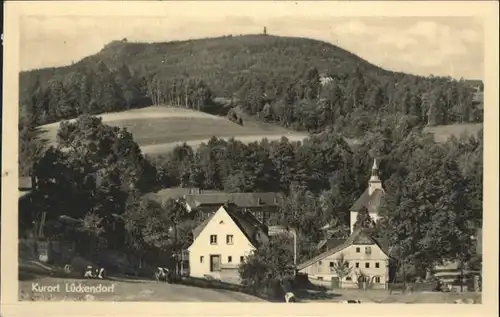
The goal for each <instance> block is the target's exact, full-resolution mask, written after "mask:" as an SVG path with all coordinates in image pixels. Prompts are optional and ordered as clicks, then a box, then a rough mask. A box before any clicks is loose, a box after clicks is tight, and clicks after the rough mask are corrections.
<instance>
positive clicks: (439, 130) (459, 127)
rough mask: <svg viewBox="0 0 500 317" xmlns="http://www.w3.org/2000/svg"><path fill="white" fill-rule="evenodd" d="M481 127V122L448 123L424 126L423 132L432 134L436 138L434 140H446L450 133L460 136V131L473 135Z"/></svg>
mask: <svg viewBox="0 0 500 317" xmlns="http://www.w3.org/2000/svg"><path fill="white" fill-rule="evenodd" d="M482 127H483V124H482V123H470V124H450V125H439V126H435V127H426V128H424V132H428V133H432V134H434V140H436V142H446V140H448V138H449V137H451V136H452V135H454V136H456V137H460V135H461V134H462V133H467V134H474V135H475V134H477V132H478V131H479V130H480V129H481V128H482Z"/></svg>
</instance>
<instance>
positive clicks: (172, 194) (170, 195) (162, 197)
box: [145, 187, 221, 202]
mask: <svg viewBox="0 0 500 317" xmlns="http://www.w3.org/2000/svg"><path fill="white" fill-rule="evenodd" d="M198 193H202V194H205V193H221V191H216V190H200V189H199V188H183V187H172V188H165V189H162V190H159V191H157V192H156V193H148V194H146V195H145V196H147V197H149V198H152V199H154V200H156V201H158V202H164V201H166V200H168V199H175V198H180V197H183V196H185V195H190V194H198Z"/></svg>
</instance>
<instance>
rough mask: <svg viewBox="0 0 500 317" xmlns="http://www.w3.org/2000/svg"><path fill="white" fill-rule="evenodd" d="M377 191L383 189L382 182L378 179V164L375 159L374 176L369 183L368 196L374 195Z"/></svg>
mask: <svg viewBox="0 0 500 317" xmlns="http://www.w3.org/2000/svg"><path fill="white" fill-rule="evenodd" d="M377 189H380V190H383V189H382V181H381V180H380V178H379V177H378V163H377V159H373V166H372V175H371V176H370V180H369V182H368V195H370V196H371V195H372V194H373V193H374V192H375V191H376V190H377Z"/></svg>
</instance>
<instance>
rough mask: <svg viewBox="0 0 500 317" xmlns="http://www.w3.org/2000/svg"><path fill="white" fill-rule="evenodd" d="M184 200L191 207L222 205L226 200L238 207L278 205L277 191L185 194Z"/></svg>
mask: <svg viewBox="0 0 500 317" xmlns="http://www.w3.org/2000/svg"><path fill="white" fill-rule="evenodd" d="M185 199H186V202H187V203H188V204H189V205H190V206H191V208H196V207H200V206H202V205H222V204H224V203H226V202H229V203H233V204H235V205H236V206H238V207H245V208H252V207H264V206H278V203H279V199H280V196H279V194H278V193H201V194H188V195H185Z"/></svg>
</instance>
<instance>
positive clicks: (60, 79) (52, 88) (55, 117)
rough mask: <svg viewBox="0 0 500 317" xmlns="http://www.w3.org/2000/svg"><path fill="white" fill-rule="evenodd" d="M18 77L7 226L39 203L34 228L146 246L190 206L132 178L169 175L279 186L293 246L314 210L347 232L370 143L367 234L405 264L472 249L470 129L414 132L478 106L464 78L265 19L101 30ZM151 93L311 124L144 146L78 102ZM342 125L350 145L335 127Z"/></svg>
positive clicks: (115, 105) (235, 185) (183, 241)
mask: <svg viewBox="0 0 500 317" xmlns="http://www.w3.org/2000/svg"><path fill="white" fill-rule="evenodd" d="M20 81H21V86H20V87H21V89H20V103H21V104H20V109H21V117H20V125H19V129H20V154H19V157H20V169H21V171H20V172H21V174H24V175H32V176H34V177H36V179H37V187H36V189H35V190H34V191H33V193H32V198H31V202H30V204H31V206H29V207H26V209H23V210H32V211H33V212H32V213H30V212H24V213H21V214H20V230H19V232H20V235H24V234H25V233H26V230H27V229H29V228H30V227H31V226H32V223H33V221H35V222H36V221H37V219H39V218H40V213H42V212H47V214H48V215H47V226H46V228H45V231H46V232H45V235H46V236H47V237H59V238H61V237H62V238H70V239H79V240H80V241H82V242H85V243H81V244H80V245H82V246H87V247H88V246H91V247H90V248H91V249H92V247H93V246H95V245H96V243H97V244H98V243H99V241H104V242H105V244H106V245H107V246H108V247H109V248H114V249H119V250H122V251H124V252H130V250H133V252H135V253H140V254H142V255H148V256H150V259H153V258H154V256H156V255H158V254H160V253H161V251H165V250H169V249H172V248H182V247H185V246H186V245H189V242H190V239H191V238H192V237H190V235H189V232H190V228H192V227H193V225H194V222H195V220H194V219H191V218H190V219H186V218H185V217H184V216H185V215H184V211H183V210H182V206H181V205H179V204H178V203H176V202H175V201H169V202H168V203H167V204H166V205H159V204H156V203H154V202H151V201H147V200H145V199H144V194H146V193H149V192H152V191H156V190H157V189H160V188H168V187H176V186H181V187H198V188H201V189H217V190H224V191H227V192H265V191H279V192H281V193H282V194H283V196H284V197H285V199H284V200H283V205H282V206H281V208H280V210H281V213H280V222H281V223H282V224H283V225H286V226H290V227H294V228H296V230H297V231H298V234H299V253H300V254H299V256H300V259H299V260H303V259H307V258H309V257H310V256H311V255H312V254H311V252H313V251H312V248H311V245H314V244H315V243H317V242H318V241H319V239H321V237H322V231H321V230H320V228H321V227H322V226H323V225H325V224H327V223H334V224H336V226H335V227H336V228H337V230H338V232H337V236H338V237H345V236H346V235H347V234H348V228H347V223H348V210H349V207H350V206H351V204H352V203H353V202H354V201H355V200H356V198H357V197H359V195H360V194H361V193H362V192H363V190H364V189H365V188H366V186H367V181H368V177H369V173H370V167H371V163H372V162H373V158H374V157H376V158H377V159H378V160H379V161H380V169H381V179H382V180H383V182H384V187H385V189H386V191H387V193H388V196H389V197H388V199H387V202H386V204H385V205H384V207H383V218H382V221H381V222H380V223H379V225H378V227H377V228H376V230H377V234H378V235H380V236H382V237H384V238H386V239H388V240H389V241H390V242H391V243H392V244H393V245H398V246H399V252H400V255H401V257H403V258H404V259H405V263H406V264H409V265H412V267H413V268H414V269H416V270H424V269H425V268H428V267H429V266H431V265H432V264H435V263H437V262H441V261H443V260H448V259H454V260H456V259H460V260H462V261H464V262H470V263H473V262H474V261H475V260H474V259H473V252H472V250H473V245H474V242H473V241H471V239H470V237H471V236H472V235H473V234H475V230H476V228H478V227H480V226H481V221H482V220H481V219H482V175H483V136H482V131H480V133H479V134H478V135H477V136H472V135H469V136H466V135H463V136H461V137H460V138H451V139H450V140H448V141H447V142H446V143H444V144H440V143H436V142H435V141H434V140H433V138H432V137H431V136H430V135H427V134H425V133H423V132H422V127H423V126H432V125H440V124H449V123H462V122H481V121H482V105H481V104H480V103H476V102H474V100H473V99H474V93H475V89H474V87H473V86H472V85H471V84H470V83H469V82H467V81H464V80H454V79H451V78H441V77H420V76H414V75H407V74H402V73H393V72H389V71H385V70H383V69H380V68H378V67H376V66H374V65H371V64H369V63H368V62H366V61H364V60H362V59H360V58H358V57H356V56H355V55H353V54H350V53H348V52H346V51H344V50H342V49H340V48H338V47H336V46H333V45H331V44H328V43H324V42H319V41H314V40H308V39H301V38H284V37H275V36H264V35H259V36H253V35H252V36H240V37H222V38H216V39H203V40H191V41H182V42H169V43H161V44H139V43H128V42H127V41H126V40H123V41H120V42H112V43H110V44H109V45H107V46H106V47H105V48H104V49H103V50H102V51H101V52H99V53H98V54H96V55H94V56H90V57H88V58H85V59H83V60H82V61H80V62H78V63H76V64H74V65H71V66H67V67H61V68H51V69H41V70H33V71H29V72H23V73H21V75H20ZM216 97H218V98H216ZM221 98H222V99H224V104H219V102H220V99H221ZM160 104H166V105H170V106H176V107H188V108H192V109H196V110H200V111H207V112H211V113H214V112H215V113H220V112H221V111H220V109H221V108H223V109H228V110H229V109H231V108H232V107H239V108H241V109H243V110H244V111H245V112H247V113H248V114H250V115H254V116H255V117H256V118H258V119H259V120H264V121H267V122H272V123H276V124H280V125H283V126H286V127H291V128H294V129H297V130H306V131H309V132H314V135H312V136H311V137H310V138H309V139H306V140H305V141H303V142H290V141H289V140H287V139H286V138H283V139H282V140H281V141H273V142H270V141H267V140H263V141H261V142H254V143H250V144H244V143H242V142H239V141H236V140H229V141H224V140H221V139H216V138H212V139H211V140H210V141H209V142H208V143H207V144H203V145H202V146H201V147H199V148H198V149H192V148H190V147H189V146H187V145H182V146H178V147H177V148H175V149H174V151H173V152H172V153H167V154H165V155H163V156H156V157H146V156H144V155H143V154H142V153H141V151H140V147H139V146H138V145H137V143H136V142H135V141H134V138H133V135H131V134H130V133H129V132H127V131H126V130H124V129H120V128H117V127H110V126H107V125H105V124H103V123H102V121H101V120H100V119H98V118H96V117H93V116H92V115H95V114H99V113H103V112H113V111H120V110H126V109H130V108H137V107H145V106H149V105H160ZM73 117H79V118H78V120H77V121H75V122H63V123H62V124H61V126H60V129H59V133H58V138H57V140H58V142H57V143H58V144H57V147H49V146H48V145H47V144H45V143H44V141H43V140H41V139H40V136H39V132H40V129H39V128H37V126H39V125H43V124H46V123H50V122H56V121H59V120H63V119H68V118H73ZM352 136H355V137H357V138H358V140H359V144H357V145H356V146H349V145H348V143H347V142H346V139H345V138H347V137H352ZM61 215H68V216H70V217H73V218H76V219H83V220H82V225H81V228H80V229H79V230H76V231H75V229H74V228H72V227H71V226H68V227H64V230H62V229H61V225H60V224H59V222H58V219H59V218H60V216H61ZM173 224H175V226H176V228H177V227H181V228H184V229H183V230H184V231H183V232H184V235H181V238H179V237H178V235H177V233H176V235H175V239H173V236H172V234H171V232H170V230H169V228H171V227H172V225H173ZM96 241H97V242H96ZM464 246H465V247H464ZM80 251H81V252H84V250H80ZM89 252H93V251H92V250H90V251H89ZM415 274H417V273H415Z"/></svg>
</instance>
